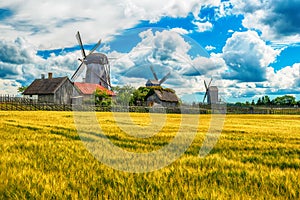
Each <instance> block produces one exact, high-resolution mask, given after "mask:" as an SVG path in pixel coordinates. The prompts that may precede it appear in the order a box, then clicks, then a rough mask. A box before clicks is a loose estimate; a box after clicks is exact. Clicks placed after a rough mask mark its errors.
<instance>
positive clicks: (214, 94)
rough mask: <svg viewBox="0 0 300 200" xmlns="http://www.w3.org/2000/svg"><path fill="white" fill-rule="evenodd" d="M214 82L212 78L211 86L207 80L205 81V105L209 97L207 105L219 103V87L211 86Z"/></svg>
mask: <svg viewBox="0 0 300 200" xmlns="http://www.w3.org/2000/svg"><path fill="white" fill-rule="evenodd" d="M211 82H212V78H211V79H210V82H209V84H208V85H207V84H206V82H205V80H204V85H205V89H206V92H205V95H204V98H203V103H204V101H205V99H206V97H207V104H216V103H217V102H218V99H219V97H218V87H217V86H210V84H211Z"/></svg>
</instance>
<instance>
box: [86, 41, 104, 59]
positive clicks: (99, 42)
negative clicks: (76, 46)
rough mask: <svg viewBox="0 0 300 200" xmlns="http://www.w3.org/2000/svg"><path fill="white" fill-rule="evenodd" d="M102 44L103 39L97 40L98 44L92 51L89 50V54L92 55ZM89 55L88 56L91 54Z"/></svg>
mask: <svg viewBox="0 0 300 200" xmlns="http://www.w3.org/2000/svg"><path fill="white" fill-rule="evenodd" d="M100 44H101V39H100V40H99V41H98V42H97V44H96V45H95V46H94V47H93V48H92V49H91V51H90V52H89V55H91V54H92V53H93V52H94V51H95V50H96V49H97V48H98V47H99V46H100ZM89 55H87V56H89Z"/></svg>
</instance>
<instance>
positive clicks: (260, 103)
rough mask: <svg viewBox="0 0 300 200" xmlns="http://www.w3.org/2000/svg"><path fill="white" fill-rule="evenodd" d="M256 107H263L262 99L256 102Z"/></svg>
mask: <svg viewBox="0 0 300 200" xmlns="http://www.w3.org/2000/svg"><path fill="white" fill-rule="evenodd" d="M256 105H258V106H260V105H262V102H261V98H260V97H259V98H258V100H257V102H256Z"/></svg>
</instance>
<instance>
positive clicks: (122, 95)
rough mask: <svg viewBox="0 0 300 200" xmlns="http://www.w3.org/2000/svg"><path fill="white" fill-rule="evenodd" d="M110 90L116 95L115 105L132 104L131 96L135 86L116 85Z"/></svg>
mask: <svg viewBox="0 0 300 200" xmlns="http://www.w3.org/2000/svg"><path fill="white" fill-rule="evenodd" d="M112 90H113V91H114V92H115V94H116V97H115V99H114V101H115V103H116V104H117V105H122V106H128V105H132V97H133V93H134V92H135V90H136V89H135V88H134V87H132V86H130V85H125V86H122V87H120V86H116V87H113V88H112Z"/></svg>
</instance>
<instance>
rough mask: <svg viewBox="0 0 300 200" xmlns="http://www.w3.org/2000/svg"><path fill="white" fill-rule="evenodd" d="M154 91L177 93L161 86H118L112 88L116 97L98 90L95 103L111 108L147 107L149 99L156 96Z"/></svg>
mask: <svg viewBox="0 0 300 200" xmlns="http://www.w3.org/2000/svg"><path fill="white" fill-rule="evenodd" d="M154 90H160V91H162V90H164V91H168V92H173V93H175V91H174V90H172V89H169V88H163V87H161V86H152V87H139V88H138V89H136V88H134V87H133V86H130V85H125V86H122V87H120V86H116V87H113V88H112V91H113V92H114V93H115V94H116V96H115V97H113V98H112V97H110V96H109V95H108V94H107V93H106V92H105V91H102V90H96V91H95V93H94V95H95V103H96V105H102V106H110V105H122V106H128V105H129V106H146V105H147V98H148V97H149V96H151V95H153V94H154Z"/></svg>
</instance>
